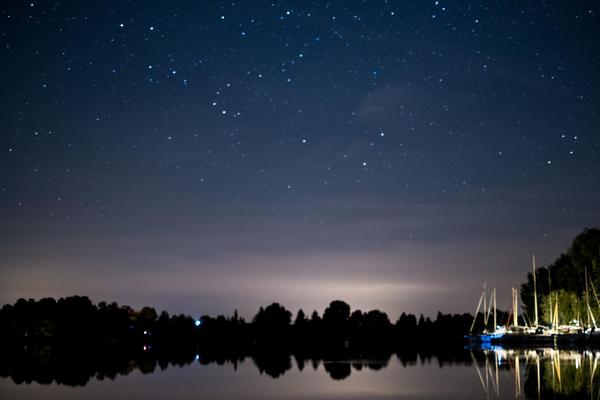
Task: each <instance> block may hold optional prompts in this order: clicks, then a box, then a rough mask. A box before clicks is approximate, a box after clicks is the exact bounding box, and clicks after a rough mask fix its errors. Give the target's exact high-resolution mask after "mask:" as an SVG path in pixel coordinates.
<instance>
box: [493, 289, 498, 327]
mask: <svg viewBox="0 0 600 400" xmlns="http://www.w3.org/2000/svg"><path fill="white" fill-rule="evenodd" d="M493 293H494V331H495V330H496V327H497V326H498V325H496V288H494V291H493Z"/></svg>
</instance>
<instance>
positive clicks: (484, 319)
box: [483, 282, 488, 330]
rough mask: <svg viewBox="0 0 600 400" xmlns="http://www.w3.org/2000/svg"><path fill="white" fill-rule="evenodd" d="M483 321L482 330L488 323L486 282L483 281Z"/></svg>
mask: <svg viewBox="0 0 600 400" xmlns="http://www.w3.org/2000/svg"><path fill="white" fill-rule="evenodd" d="M483 321H484V328H483V329H484V330H485V329H487V323H488V309H487V289H486V283H485V282H483Z"/></svg>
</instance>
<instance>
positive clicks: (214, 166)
mask: <svg viewBox="0 0 600 400" xmlns="http://www.w3.org/2000/svg"><path fill="white" fill-rule="evenodd" d="M0 10H1V12H0V20H1V21H2V22H1V23H0V87H1V88H2V89H1V92H0V93H1V104H2V106H1V107H0V122H1V127H2V130H1V133H0V278H1V279H0V303H7V302H14V301H15V300H16V299H18V298H19V297H33V298H40V297H43V296H65V295H72V294H83V295H88V296H90V297H91V298H92V299H93V300H95V301H100V300H109V301H112V300H116V301H118V302H119V303H122V304H130V305H132V306H134V307H139V306H142V305H151V306H155V307H157V308H159V309H167V310H169V311H171V312H186V313H191V314H193V315H200V314H205V313H209V314H216V313H228V314H229V313H232V312H233V310H234V309H238V310H239V311H240V313H241V314H242V315H244V316H246V317H251V316H252V315H253V314H254V312H255V311H256V310H257V309H258V307H259V306H260V305H264V304H269V303H271V302H273V301H278V302H280V303H282V304H283V305H285V306H286V307H287V308H289V309H291V310H293V311H295V310H297V309H298V308H300V307H301V308H303V309H304V310H308V311H310V310H312V309H317V310H323V309H324V308H325V307H326V305H327V304H328V303H329V301H331V300H334V299H337V298H339V299H343V300H345V301H347V302H348V303H349V304H351V305H352V306H353V308H361V309H371V308H379V309H382V310H384V311H386V312H388V313H389V314H390V316H391V317H392V318H393V319H395V318H397V316H398V315H399V314H400V312H401V311H409V312H413V313H426V314H429V315H434V313H435V312H436V311H437V310H439V309H441V310H443V311H445V312H473V311H474V308H475V306H476V304H477V300H478V297H479V292H480V287H481V285H482V283H483V282H484V281H486V282H487V283H488V287H497V289H498V298H499V304H498V305H499V307H504V308H506V309H507V308H509V305H508V302H509V299H510V287H511V286H516V285H518V284H520V282H522V281H523V280H524V279H525V276H526V273H527V272H528V271H529V270H530V257H531V254H532V253H534V252H535V253H536V254H537V259H538V265H543V264H547V263H550V262H552V261H553V260H554V259H555V258H556V257H557V256H558V255H559V254H560V253H561V252H563V251H565V250H566V248H567V247H568V245H569V244H570V242H571V241H572V239H573V237H574V236H575V235H576V234H577V233H579V232H581V231H582V230H583V228H585V227H593V226H598V225H600V201H599V200H598V199H599V196H600V176H599V174H600V114H599V113H600V51H599V49H600V6H599V4H598V3H597V2H596V1H577V2H574V1H514V2H510V1H484V2H476V1H442V0H440V1H391V0H387V1H368V2H367V1H329V2H326V1H314V2H309V1H236V0H233V1H227V2H220V1H196V2H193V1H168V2H167V1H97V2H91V1H90V2H88V1H86V2H81V1H60V2H59V1H50V0H49V1H43V2H42V1H40V2H37V1H35V2H29V1H13V0H10V1H3V2H2V4H1V5H0Z"/></svg>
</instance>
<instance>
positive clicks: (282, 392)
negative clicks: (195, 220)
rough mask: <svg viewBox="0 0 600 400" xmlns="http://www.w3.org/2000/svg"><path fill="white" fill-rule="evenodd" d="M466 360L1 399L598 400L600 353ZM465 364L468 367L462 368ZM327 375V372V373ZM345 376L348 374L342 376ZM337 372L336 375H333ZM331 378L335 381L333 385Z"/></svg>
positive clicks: (159, 376) (203, 372) (133, 384)
mask: <svg viewBox="0 0 600 400" xmlns="http://www.w3.org/2000/svg"><path fill="white" fill-rule="evenodd" d="M465 355H466V357H465V359H464V360H461V361H458V362H447V361H445V362H443V363H440V360H439V359H437V358H436V357H432V358H430V359H428V358H419V359H418V361H417V362H416V363H401V362H400V360H399V359H398V358H396V356H393V357H392V358H391V359H390V360H389V362H388V363H387V364H385V363H381V362H376V361H375V362H373V361H368V360H354V361H345V362H342V361H335V362H328V361H317V362H312V361H311V362H306V363H298V362H297V361H294V359H293V357H291V358H290V363H291V366H292V367H291V368H290V369H288V370H286V371H285V372H284V373H282V374H280V375H278V376H277V378H274V377H273V376H269V375H268V374H267V373H265V372H261V370H260V369H259V368H257V363H256V361H255V360H252V359H250V358H246V359H244V360H243V361H241V362H239V363H236V364H231V363H225V364H223V365H219V364H216V363H211V364H208V365H202V364H200V363H199V362H192V363H191V364H189V365H186V366H180V367H170V368H167V369H166V370H164V371H161V370H158V369H157V370H156V371H155V372H154V373H150V374H142V373H141V372H140V371H139V370H134V371H133V372H131V373H129V374H128V375H119V376H117V377H116V379H114V380H98V379H92V380H90V381H89V382H88V383H87V384H86V385H85V386H78V387H70V386H65V385H58V384H54V383H53V384H39V383H30V384H26V383H25V384H15V382H14V381H13V380H12V379H11V378H2V379H0V398H6V399H9V398H10V399H33V398H35V399H59V398H60V399H84V398H85V399H89V398H127V399H154V398H178V399H192V398H199V397H201V398H218V399H239V398H246V399H258V398H261V399H300V398H302V399H321V398H327V399H338V398H339V399H341V398H350V399H387V398H401V399H402V398H419V399H447V398H461V399H482V398H484V399H485V398H488V399H513V398H523V399H545V398H565V399H582V398H583V399H597V398H599V396H600V382H599V379H598V375H600V372H599V371H598V364H599V359H600V352H597V351H579V350H555V349H541V350H506V349H501V348H493V349H487V350H466V351H465ZM469 360H470V361H469ZM332 371H334V373H333V374H332ZM349 371H350V372H351V373H349V374H348V373H347V372H349ZM335 373H337V374H338V375H335ZM335 376H337V377H338V378H339V377H341V378H339V379H332V377H334V378H335Z"/></svg>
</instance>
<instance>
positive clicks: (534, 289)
mask: <svg viewBox="0 0 600 400" xmlns="http://www.w3.org/2000/svg"><path fill="white" fill-rule="evenodd" d="M531 264H532V267H533V309H534V317H535V321H534V324H535V326H536V327H537V326H538V309H537V285H536V282H535V275H536V272H535V254H532V255H531Z"/></svg>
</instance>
